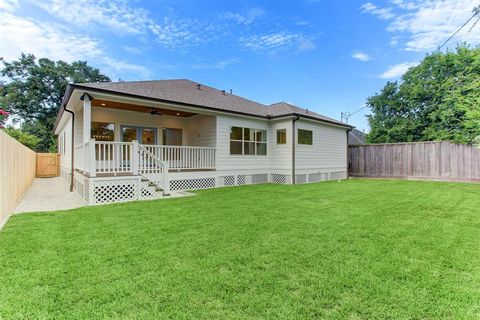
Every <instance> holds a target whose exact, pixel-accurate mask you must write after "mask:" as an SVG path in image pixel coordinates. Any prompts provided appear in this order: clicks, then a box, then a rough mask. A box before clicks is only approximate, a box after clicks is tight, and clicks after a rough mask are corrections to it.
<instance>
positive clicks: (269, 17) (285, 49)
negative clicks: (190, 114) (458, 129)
mask: <svg viewBox="0 0 480 320" xmlns="http://www.w3.org/2000/svg"><path fill="white" fill-rule="evenodd" d="M478 4H480V3H479V1H476V0H438V1H428V0H427V1H417V0H411V1H407V0H391V1H335V0H303V1H228V2H227V1H201V2H200V1H187V0H176V1H170V0H159V1H123V0H111V1H104V0H96V1H94V0H38V1H37V0H31V1H22V0H0V21H2V23H1V26H0V56H3V57H4V58H5V59H6V60H10V59H15V58H16V57H18V55H19V53H20V52H22V51H23V52H31V53H34V54H35V55H36V56H38V57H48V58H51V59H63V60H66V61H73V60H78V59H81V60H87V61H88V62H89V63H90V64H91V65H94V66H96V67H98V68H100V69H101V70H102V71H103V72H104V73H106V74H107V75H109V76H110V77H111V78H112V79H113V80H117V79H119V78H121V79H123V80H143V79H169V78H188V79H191V80H194V81H198V82H201V83H205V84H207V85H211V86H214V87H217V88H219V89H226V90H230V89H232V90H233V92H234V93H235V94H238V95H241V96H244V97H247V98H249V99H252V100H256V101H259V102H262V103H265V104H271V103H274V102H278V101H286V102H290V103H293V104H295V105H298V106H301V107H305V108H308V109H310V110H314V111H317V112H319V113H322V114H324V115H327V116H330V117H333V118H336V119H339V118H340V113H341V112H342V111H354V110H356V109H358V108H360V107H362V106H363V104H364V102H365V99H366V98H367V97H368V96H371V95H372V94H374V93H376V92H378V91H379V90H380V89H381V88H382V86H383V85H384V84H385V83H386V82H387V81H388V80H396V79H398V78H399V77H400V76H401V75H402V74H403V73H404V72H405V71H406V70H407V69H408V67H409V66H411V65H414V64H416V63H418V61H419V60H421V58H422V57H423V56H424V55H425V53H427V52H429V51H432V50H434V49H435V48H436V46H437V45H438V44H440V43H441V42H442V41H444V40H445V39H446V38H448V36H449V35H450V34H452V33H453V31H455V30H456V29H457V28H458V27H459V26H460V25H462V24H463V23H464V22H465V21H466V20H467V19H468V18H469V17H470V16H471V15H472V9H473V7H474V6H475V5H478ZM470 27H472V26H467V28H465V29H464V31H462V32H461V33H460V34H459V35H458V36H457V37H456V38H455V39H454V40H453V41H452V42H451V43H450V46H454V45H455V43H456V42H457V41H467V42H469V43H471V44H478V43H480V31H479V28H478V27H473V29H471V30H470ZM367 113H368V109H365V110H363V111H362V112H359V113H357V114H355V115H354V116H352V117H351V118H350V123H351V124H353V125H355V126H357V127H358V128H359V129H364V130H367V131H368V124H367V121H366V119H365V114H367Z"/></svg>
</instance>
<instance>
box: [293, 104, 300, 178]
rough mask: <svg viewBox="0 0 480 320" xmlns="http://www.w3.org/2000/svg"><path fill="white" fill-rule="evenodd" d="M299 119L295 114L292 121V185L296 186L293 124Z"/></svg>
mask: <svg viewBox="0 0 480 320" xmlns="http://www.w3.org/2000/svg"><path fill="white" fill-rule="evenodd" d="M299 119H300V116H299V115H298V114H297V115H296V117H295V118H294V119H292V184H296V181H295V180H296V179H295V143H296V141H295V140H296V137H295V136H296V135H295V133H296V131H297V130H296V126H295V122H297V121H298V120H299Z"/></svg>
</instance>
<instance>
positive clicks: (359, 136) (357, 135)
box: [348, 129, 367, 145]
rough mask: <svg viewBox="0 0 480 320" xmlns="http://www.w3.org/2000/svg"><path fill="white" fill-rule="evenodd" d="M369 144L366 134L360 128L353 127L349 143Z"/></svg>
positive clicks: (349, 134)
mask: <svg viewBox="0 0 480 320" xmlns="http://www.w3.org/2000/svg"><path fill="white" fill-rule="evenodd" d="M359 144H367V142H366V134H365V133H363V132H362V131H360V130H357V129H352V130H351V131H350V132H349V133H348V145H359Z"/></svg>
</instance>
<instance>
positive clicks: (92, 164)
mask: <svg viewBox="0 0 480 320" xmlns="http://www.w3.org/2000/svg"><path fill="white" fill-rule="evenodd" d="M88 149H89V150H88V166H89V168H90V177H96V176H97V163H96V152H95V139H90V141H89V143H88Z"/></svg>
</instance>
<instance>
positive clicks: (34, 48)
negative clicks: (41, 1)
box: [0, 12, 148, 78]
mask: <svg viewBox="0 0 480 320" xmlns="http://www.w3.org/2000/svg"><path fill="white" fill-rule="evenodd" d="M0 21H2V23H1V24H0V52H1V54H2V56H3V58H4V59H5V60H13V59H17V58H18V57H19V55H20V53H21V52H24V53H33V54H35V56H37V57H46V58H49V59H52V60H64V61H67V62H71V61H75V60H87V61H88V60H90V61H91V62H93V63H94V64H95V66H97V67H102V71H103V72H105V73H107V74H109V75H111V76H112V77H116V76H121V77H122V78H125V75H124V73H125V72H126V73H130V74H135V75H136V76H137V77H140V78H146V77H147V76H148V70H147V69H146V68H144V67H142V66H139V65H136V64H131V63H128V62H126V61H123V60H117V59H114V58H112V57H109V56H108V55H107V54H106V53H105V52H104V50H103V48H102V47H101V43H100V42H99V41H98V40H96V39H94V38H91V37H89V36H85V35H81V34H77V33H72V32H71V31H69V30H68V29H66V28H64V27H62V26H60V25H57V24H53V23H46V22H38V21H35V20H33V19H27V18H22V17H17V16H15V15H13V14H10V13H7V12H0Z"/></svg>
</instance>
